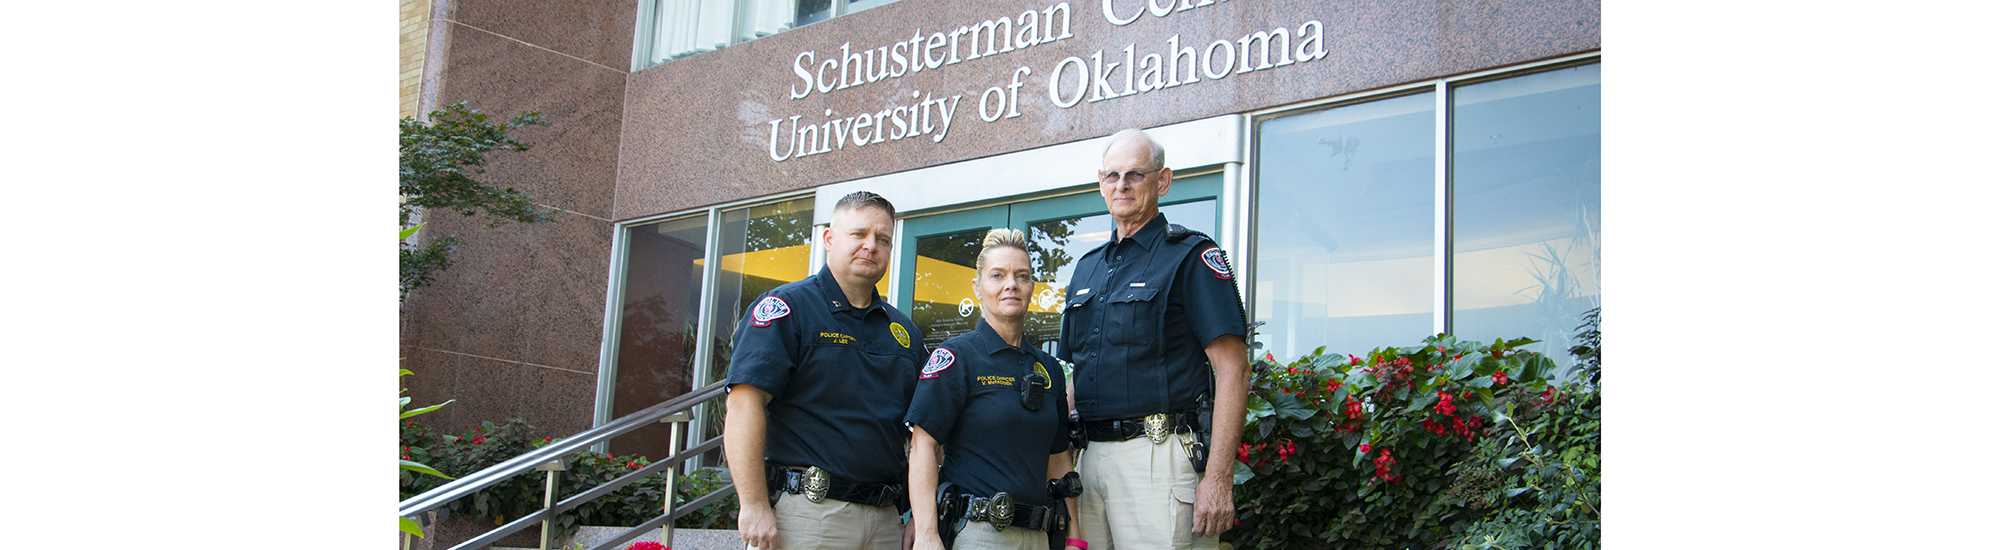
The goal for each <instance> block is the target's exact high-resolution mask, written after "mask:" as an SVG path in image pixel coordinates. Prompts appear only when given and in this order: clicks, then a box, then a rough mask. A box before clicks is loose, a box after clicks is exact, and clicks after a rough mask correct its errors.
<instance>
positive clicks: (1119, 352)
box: [1056, 130, 1250, 550]
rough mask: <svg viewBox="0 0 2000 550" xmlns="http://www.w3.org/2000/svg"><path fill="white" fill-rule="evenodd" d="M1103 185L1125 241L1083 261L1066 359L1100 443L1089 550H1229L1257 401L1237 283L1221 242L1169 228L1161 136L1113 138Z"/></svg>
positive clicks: (1088, 517)
mask: <svg viewBox="0 0 2000 550" xmlns="http://www.w3.org/2000/svg"><path fill="white" fill-rule="evenodd" d="M1098 176H1099V177H1098V183H1099V186H1098V193H1100V194H1102V195H1103V196H1104V203H1105V206H1106V207H1107V208H1109V209H1110V211H1111V217H1112V219H1113V220H1114V221H1115V222H1116V224H1117V232H1116V233H1114V234H1113V235H1112V238H1111V240H1110V242H1106V243H1104V244H1103V245H1101V246H1099V247H1097V248H1096V249H1093V250H1091V251H1090V252H1088V253H1086V254H1084V256H1083V257H1082V258H1081V259H1079V260H1078V262H1077V269H1076V273H1075V275H1073V276H1072V278H1071V280H1070V284H1069V299H1068V301H1067V302H1066V304H1067V305H1066V306H1065V307H1064V314H1063V331H1062V345H1061V347H1060V348H1059V349H1058V350H1057V354H1056V356H1057V357H1060V358H1062V359H1064V360H1066V361H1069V362H1071V363H1073V364H1075V373H1074V378H1073V379H1072V383H1071V384H1072V385H1071V388H1073V399H1074V400H1075V404H1076V405H1075V407H1076V410H1077V412H1078V414H1079V415H1080V416H1081V419H1082V420H1083V431H1084V435H1085V439H1087V440H1088V442H1087V448H1085V449H1084V451H1083V455H1082V457H1081V463H1080V464H1079V465H1078V467H1077V471H1078V473H1079V474H1081V475H1082V477H1083V485H1084V488H1083V495H1082V496H1081V497H1080V498H1079V499H1078V503H1077V506H1078V508H1079V510H1078V512H1079V520H1078V521H1079V523H1081V524H1082V533H1083V539H1084V540H1085V541H1086V542H1088V543H1089V544H1090V548H1091V550H1111V549H1114V548H1131V549H1141V548H1145V549H1151V548H1169V547H1171V548H1215V547H1217V546H1218V545H1219V538H1218V537H1219V536H1220V535H1221V534H1222V532H1223V531H1227V530H1229V528H1230V527H1232V526H1233V525H1234V524H1235V517H1236V509H1235V508H1236V504H1235V498H1234V494H1233V489H1234V484H1233V482H1234V479H1233V478H1234V476H1233V475H1232V474H1233V472H1234V469H1233V468H1234V464H1232V463H1231V461H1232V460H1234V459H1235V456H1236V455H1235V453H1234V452H1231V451H1233V450H1235V449H1236V444H1237V442H1238V440H1239V439H1240V438H1241V436H1242V433H1243V408H1244V403H1245V401H1246V400H1247V399H1248V397H1249V383H1250V380H1249V364H1248V357H1246V356H1245V351H1244V350H1245V348H1244V343H1243V342H1244V336H1245V335H1246V333H1247V332H1248V331H1247V330H1246V328H1247V327H1246V326H1245V324H1246V323H1245V322H1244V318H1243V302H1242V300H1241V299H1240V298H1239V297H1238V294H1237V291H1236V286H1235V281H1234V278H1235V272H1234V271H1233V270H1232V269H1231V268H1230V266H1229V262H1228V259H1227V258H1225V257H1224V255H1223V252H1222V249H1221V248H1220V247H1217V246H1216V244H1215V241H1213V240H1210V239H1209V238H1208V236H1207V235H1203V234H1201V233H1199V232H1196V231H1190V230H1187V229H1185V228H1182V227H1181V226H1178V225H1171V224H1168V223H1167V220H1166V217H1165V216H1161V215H1160V197H1162V196H1165V195H1166V194H1167V190H1168V189H1169V187H1171V186H1172V185H1173V176H1174V174H1173V170H1171V169H1168V168H1167V167H1166V150H1165V149H1164V148H1162V147H1160V145H1159V143H1158V142H1155V141H1153V139H1152V138H1151V137H1150V136H1147V135H1146V134H1145V133H1144V132H1141V131H1139V130H1124V131H1120V132H1118V133H1116V134H1113V135H1112V136H1111V144H1110V146H1109V147H1107V148H1106V149H1105V151H1104V167H1103V169H1102V170H1100V171H1099V172H1098ZM1211 366H1213V368H1214V374H1215V377H1214V383H1213V384H1211V383H1210V378H1209V370H1210V369H1209V367H1211ZM1210 399H1212V400H1213V401H1212V403H1213V420H1212V421H1210V420H1209V419H1208V418H1205V417H1207V416H1209V415H1208V413H1207V411H1205V410H1203V409H1206V408H1208V407H1207V406H1206V403H1208V402H1210V401H1209V400H1210ZM1211 430H1212V431H1211ZM1211 434H1212V438H1213V440H1212V441H1210V442H1203V441H1201V440H1202V439H1204V438H1206V437H1208V436H1210V435H1211ZM1209 449H1220V451H1218V452H1208V451H1209ZM1204 455H1205V456H1204ZM1203 472H1206V475H1203Z"/></svg>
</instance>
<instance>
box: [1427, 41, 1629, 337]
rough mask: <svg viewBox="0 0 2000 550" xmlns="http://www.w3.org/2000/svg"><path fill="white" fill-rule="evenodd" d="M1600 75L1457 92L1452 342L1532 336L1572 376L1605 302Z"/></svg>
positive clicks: (1575, 74) (1566, 74)
mask: <svg viewBox="0 0 2000 550" xmlns="http://www.w3.org/2000/svg"><path fill="white" fill-rule="evenodd" d="M1599 67H1601V65H1594V64H1593V65H1585V66H1582V67H1574V68H1568V69H1559V70H1555V71H1549V72H1543V73H1536V74H1531V75H1527V76H1520V77H1514V78H1509V79H1505V80H1497V81H1492V82H1485V83H1480V84H1472V85H1467V86H1464V87H1460V88H1457V89H1456V90H1454V92H1453V94H1452V109H1453V113H1452V116H1453V118H1452V124H1453V132H1452V136H1453V139H1452V148H1451V151H1452V162H1453V178H1452V180H1453V181H1452V197H1451V200H1452V274H1453V275H1452V289H1451V291H1452V333H1453V334H1454V335H1456V336H1458V337H1460V338H1466V339H1476V340H1486V341H1491V340H1493V339H1495V338H1515V337H1521V336H1526V337H1529V338H1534V339H1536V340H1541V341H1542V343H1540V344H1536V345H1535V346H1534V347H1532V348H1530V349H1533V350H1534V351H1537V352H1540V353H1542V354H1545V355H1548V356H1549V358H1550V359H1554V360H1555V361H1556V363H1557V364H1559V365H1563V366H1564V367H1568V366H1569V365H1571V364H1573V363H1574V362H1575V361H1574V358H1572V357H1570V355H1569V352H1568V350H1569V346H1570V337H1571V336H1572V335H1574V334H1575V333H1576V327H1577V325H1579V324H1582V322H1583V321H1582V317H1581V316H1582V314H1583V312H1584V311H1587V310H1589V309H1590V308H1593V307H1597V306H1598V305H1599V295H1598V274H1599V269H1600V267H1601V266H1600V263H1599V260H1598V258H1599V256H1598V253H1599V240H1598V237H1599V230H1600V229H1601V226H1600V219H1601V211H1600V209H1599V199H1598V189H1599V186H1600V181H1599V177H1598V176H1599V173H1600V171H1601V170H1600V168H1599V162H1600V160H1601V157H1600V154H1599V153H1600V150H1599V142H1600V139H1599V126H1600V124H1599V115H1598V112H1599V91H1598V88H1599V85H1598V83H1599V80H1600V79H1599Z"/></svg>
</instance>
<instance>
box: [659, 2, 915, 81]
mask: <svg viewBox="0 0 2000 550" xmlns="http://www.w3.org/2000/svg"><path fill="white" fill-rule="evenodd" d="M894 2H896V0H642V2H641V3H640V24H639V29H638V36H637V37H636V40H635V42H634V43H635V44H637V49H638V51H640V52H643V53H642V54H641V55H640V56H639V62H638V67H637V68H640V69H644V68H646V67H651V66H654V65H658V64H661V63H666V62H668V61H673V60H675V59H680V58H682V57H687V56H690V55H694V54H698V53H702V52H708V51H714V50H718V49H722V48H723V47H726V46H728V45H730V44H734V43H738V42H746V41H750V40H756V39H758V38H763V37H766V36H770V35H773V34H778V33H781V32H785V31H787V30H791V29H794V28H797V27H800V26H803V25H806V24H808V23H813V22H816V21H824V20H826V19H830V18H834V17H839V16H842V15H847V14H850V13H854V12H858V11H861V10H865V9H868V8H873V7H876V6H881V5H885V4H890V3H894Z"/></svg>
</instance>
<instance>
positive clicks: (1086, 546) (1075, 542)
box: [1063, 539, 1090, 550]
mask: <svg viewBox="0 0 2000 550" xmlns="http://www.w3.org/2000/svg"><path fill="white" fill-rule="evenodd" d="M1063 544H1065V545H1068V546H1075V547H1077V548H1081V549H1083V550H1090V543H1088V542H1084V541H1083V539H1069V540H1065V541H1063Z"/></svg>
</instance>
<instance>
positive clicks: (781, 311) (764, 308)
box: [750, 296, 792, 327]
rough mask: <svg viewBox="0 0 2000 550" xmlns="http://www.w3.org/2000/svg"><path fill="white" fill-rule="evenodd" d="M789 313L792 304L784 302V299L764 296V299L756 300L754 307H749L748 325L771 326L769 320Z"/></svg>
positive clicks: (790, 312)
mask: <svg viewBox="0 0 2000 550" xmlns="http://www.w3.org/2000/svg"><path fill="white" fill-rule="evenodd" d="M791 314H792V306H791V304H787V303H785V300H784V299H782V298H779V297H777V296H765V297H764V299H762V300H758V301H757V306H756V307H752V308H750V326H753V327H768V326H771V321H775V320H777V319H778V318H780V317H784V316H786V315H791Z"/></svg>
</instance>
